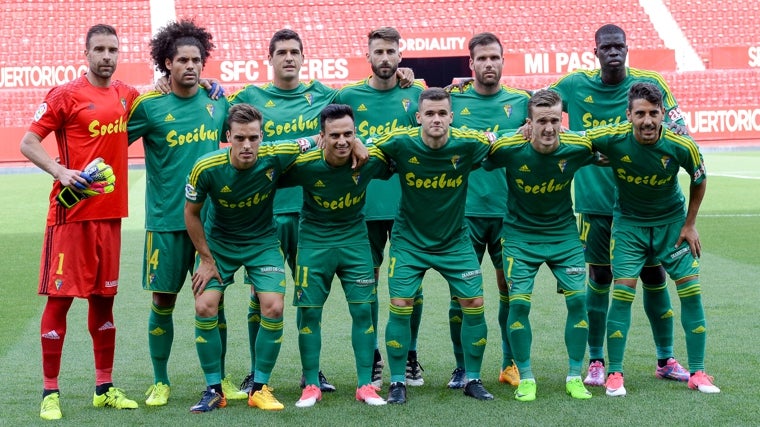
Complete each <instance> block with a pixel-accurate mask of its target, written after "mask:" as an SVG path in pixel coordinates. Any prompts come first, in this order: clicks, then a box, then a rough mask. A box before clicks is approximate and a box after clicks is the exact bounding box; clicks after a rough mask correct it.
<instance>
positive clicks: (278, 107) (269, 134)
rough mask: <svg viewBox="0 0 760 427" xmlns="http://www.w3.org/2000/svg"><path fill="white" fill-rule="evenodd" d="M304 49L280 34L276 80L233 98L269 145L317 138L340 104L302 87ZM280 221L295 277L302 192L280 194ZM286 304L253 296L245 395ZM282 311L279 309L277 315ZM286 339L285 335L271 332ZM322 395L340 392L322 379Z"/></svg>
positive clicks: (331, 93) (318, 89)
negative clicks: (322, 118)
mask: <svg viewBox="0 0 760 427" xmlns="http://www.w3.org/2000/svg"><path fill="white" fill-rule="evenodd" d="M303 59H304V57H303V43H302V42H301V37H300V36H299V35H298V33H296V32H295V31H293V30H288V29H285V30H279V31H277V32H276V33H274V35H273V36H272V39H271V40H270V41H269V57H268V60H269V65H271V66H272V68H273V71H274V79H273V80H272V81H271V82H269V83H267V84H265V85H263V86H255V85H248V86H246V87H245V88H243V89H241V90H240V91H238V92H236V93H234V94H232V95H231V96H230V103H231V104H233V105H234V104H238V103H246V104H250V105H255V106H257V107H258V108H259V109H260V110H261V112H262V113H263V115H264V117H265V118H266V119H265V121H263V122H262V127H261V130H262V132H263V133H264V138H267V139H295V138H304V137H308V136H311V135H316V134H317V133H318V132H319V113H320V111H322V109H323V108H325V107H326V106H327V105H328V104H330V103H332V102H333V100H334V99H335V93H336V91H335V90H334V89H332V88H329V87H327V86H325V85H323V84H322V83H320V82H319V81H316V80H311V81H309V82H301V81H300V80H299V73H300V72H301V65H302V64H303ZM274 197H275V200H274V218H275V223H276V227H277V236H278V238H279V241H280V246H281V248H282V252H283V254H284V255H285V261H286V262H287V263H288V266H289V267H290V271H291V273H293V272H295V257H296V248H297V247H298V211H299V210H300V209H301V204H302V201H303V200H302V195H301V191H300V190H299V189H296V188H283V189H282V190H280V191H278V192H276V194H275V196H274ZM282 306H283V305H282V303H278V304H277V306H261V303H260V301H259V299H258V298H257V295H256V294H253V293H252V294H251V300H250V303H249V309H248V334H249V344H250V346H251V347H250V348H251V373H250V374H249V375H248V376H246V378H245V379H244V380H243V383H242V384H241V385H240V389H241V390H244V391H247V392H249V393H251V387H252V385H253V376H254V375H253V374H254V372H255V366H256V358H257V357H258V354H257V353H256V352H255V347H254V346H255V343H256V339H257V336H258V334H259V330H260V329H261V328H262V327H264V328H265V329H266V328H273V327H274V328H280V327H282V324H283V323H282ZM278 307H279V309H277V308H278ZM270 332H272V333H278V334H281V333H282V332H281V331H280V332H277V331H270ZM320 381H321V382H320V387H321V389H322V391H328V392H329V391H335V387H334V386H333V385H332V384H330V383H329V382H328V381H327V379H326V378H325V377H324V375H322V376H321V378H320Z"/></svg>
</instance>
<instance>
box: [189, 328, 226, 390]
mask: <svg viewBox="0 0 760 427" xmlns="http://www.w3.org/2000/svg"><path fill="white" fill-rule="evenodd" d="M218 321H219V319H218V317H217V316H213V317H199V316H197V315H196V316H195V350H196V351H197V352H198V359H199V360H200V362H201V369H203V375H204V376H205V377H206V385H213V384H219V383H221V382H222V369H221V367H220V366H219V356H220V355H221V353H222V343H221V339H220V337H219V327H218Z"/></svg>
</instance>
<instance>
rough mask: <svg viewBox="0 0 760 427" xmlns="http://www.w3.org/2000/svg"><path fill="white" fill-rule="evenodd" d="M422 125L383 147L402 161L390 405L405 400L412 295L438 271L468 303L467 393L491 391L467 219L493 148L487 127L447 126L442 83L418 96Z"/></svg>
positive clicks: (389, 138)
mask: <svg viewBox="0 0 760 427" xmlns="http://www.w3.org/2000/svg"><path fill="white" fill-rule="evenodd" d="M418 105H419V111H418V112H417V121H418V122H419V123H420V124H421V125H422V126H421V127H417V128H413V129H408V130H406V129H405V130H398V131H394V132H392V133H390V134H388V135H386V136H383V137H381V138H380V139H379V140H378V141H377V147H378V148H380V149H381V150H382V151H383V152H384V153H385V154H386V155H387V156H389V157H391V158H393V160H394V161H395V162H396V166H397V169H398V173H399V176H400V179H401V204H400V207H399V211H398V214H397V216H396V222H395V225H394V227H393V234H392V235H391V247H390V252H389V262H388V288H389V292H390V315H389V318H388V326H387V328H386V331H385V345H386V351H387V354H388V362H389V366H390V368H391V385H390V390H389V393H388V403H405V402H406V385H405V379H406V375H405V373H406V369H405V368H406V366H405V365H406V363H405V362H406V359H407V353H408V348H409V342H410V333H411V328H410V321H411V320H410V319H411V315H412V306H413V304H414V297H415V295H417V291H418V289H419V287H420V285H421V283H422V279H423V277H424V275H425V272H426V271H427V270H428V269H430V268H433V269H435V270H436V271H438V272H439V273H440V274H441V275H443V277H444V278H445V279H446V281H447V282H448V283H449V292H450V293H451V296H452V297H456V298H458V300H459V302H460V304H461V305H462V312H463V315H462V342H463V343H467V344H468V345H466V346H465V347H464V356H465V357H464V361H465V369H466V375H467V378H468V379H469V382H468V383H467V384H466V385H465V387H464V394H465V395H467V396H471V397H474V398H476V399H479V400H491V399H493V396H492V395H491V394H490V393H489V392H488V391H486V389H485V387H483V382H482V381H481V380H480V368H481V365H482V363H483V353H484V351H485V346H486V341H487V340H486V336H487V334H488V330H487V326H486V322H485V315H484V307H483V283H482V277H481V271H480V265H479V262H478V260H477V258H476V256H475V251H474V250H473V249H472V243H471V242H470V238H469V235H468V232H467V226H466V225H465V223H464V205H465V198H466V197H467V194H466V193H467V178H468V176H469V174H470V171H471V170H472V168H473V166H474V165H477V164H479V163H480V162H481V160H482V159H483V158H484V157H485V156H486V154H487V153H488V149H489V147H490V145H489V141H488V139H486V137H485V136H484V135H483V133H482V132H477V131H464V130H460V129H449V124H450V123H451V120H452V118H453V114H452V113H451V98H450V97H449V94H448V93H447V92H446V91H444V90H443V89H441V88H430V89H426V90H425V91H423V92H422V93H421V94H420V97H419V103H418Z"/></svg>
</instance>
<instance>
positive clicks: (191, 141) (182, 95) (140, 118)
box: [128, 20, 248, 406]
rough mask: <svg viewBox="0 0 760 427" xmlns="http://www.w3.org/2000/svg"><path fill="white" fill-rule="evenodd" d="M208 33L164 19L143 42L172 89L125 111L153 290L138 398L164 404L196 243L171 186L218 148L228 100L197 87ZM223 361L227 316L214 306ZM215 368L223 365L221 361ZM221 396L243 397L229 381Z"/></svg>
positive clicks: (146, 280) (147, 278)
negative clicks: (140, 150)
mask: <svg viewBox="0 0 760 427" xmlns="http://www.w3.org/2000/svg"><path fill="white" fill-rule="evenodd" d="M212 38H213V37H212V35H211V34H210V33H209V32H208V31H206V29H205V28H202V27H199V26H197V25H196V24H195V23H194V22H193V21H190V20H180V21H178V22H170V23H169V24H167V25H166V26H164V27H163V28H161V29H160V30H159V31H158V32H157V33H156V35H155V36H154V37H153V39H152V40H151V42H150V45H151V51H150V54H151V57H152V58H153V62H154V64H155V67H156V70H158V71H159V72H160V73H161V74H163V75H164V77H166V78H167V79H168V81H169V86H170V88H171V91H170V92H169V93H168V94H165V95H164V94H162V93H160V92H158V91H150V92H148V93H145V94H143V95H141V96H140V97H139V98H138V99H137V101H136V102H135V104H134V106H133V108H132V110H131V112H130V116H129V124H128V131H129V141H130V143H132V142H134V141H136V140H137V139H138V138H142V141H143V145H144V147H145V170H146V175H147V179H146V182H147V184H146V190H145V245H144V250H145V252H144V260H143V278H142V286H143V289H145V290H147V291H150V292H151V293H152V295H153V298H152V303H151V311H150V317H149V319H148V348H149V351H150V357H151V361H152V363H153V376H154V382H153V385H151V387H150V388H149V389H148V393H147V395H148V398H147V400H146V401H145V403H146V404H147V405H149V406H162V405H166V403H167V401H168V399H169V394H170V382H169V375H168V372H167V364H168V360H169V354H170V352H171V348H172V341H173V337H174V322H173V320H172V312H173V311H174V305H175V302H176V300H177V294H178V292H179V291H180V289H181V288H182V285H183V283H184V282H185V278H186V276H187V273H189V272H192V268H193V263H194V260H195V247H194V246H193V242H192V241H191V240H190V237H189V236H188V234H187V230H186V228H185V221H184V214H183V207H184V201H183V193H182V191H177V190H178V189H181V188H182V187H183V186H184V184H185V177H186V176H187V174H188V172H190V169H191V168H192V166H193V163H194V162H195V160H196V159H197V158H198V157H200V156H201V155H203V154H206V153H208V152H211V151H214V150H216V149H218V148H219V141H220V140H221V139H222V138H223V135H224V132H223V128H224V123H225V119H226V117H227V110H228V108H229V104H228V103H227V100H226V99H225V98H224V97H222V98H221V99H217V100H213V99H210V98H209V96H208V94H207V93H206V91H205V90H202V88H201V87H200V86H199V80H200V75H201V71H203V66H204V65H205V64H206V61H207V60H208V58H209V56H210V52H211V51H212V50H213V49H214V47H215V46H214V43H213V42H212ZM216 327H218V328H219V330H220V332H221V335H222V367H223V366H224V363H223V361H224V349H225V347H226V345H225V344H226V341H227V340H226V321H225V317H224V310H223V309H222V308H221V306H220V310H219V317H218V323H217V325H216ZM222 372H224V369H223V368H222ZM217 383H221V384H223V385H224V387H223V388H224V395H226V397H227V398H228V399H245V398H247V397H248V396H247V394H246V393H241V392H240V391H239V390H238V389H237V388H236V387H235V386H233V385H232V383H231V382H230V381H221V379H219V380H218V381H215V382H211V383H210V384H217ZM221 393H222V391H221V390H220V394H221Z"/></svg>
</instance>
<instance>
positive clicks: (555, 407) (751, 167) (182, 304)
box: [0, 151, 760, 426]
mask: <svg viewBox="0 0 760 427" xmlns="http://www.w3.org/2000/svg"><path fill="white" fill-rule="evenodd" d="M705 160H706V162H707V165H708V173H709V176H710V178H709V185H708V192H707V196H706V199H705V201H704V203H703V207H702V210H701V215H700V218H699V221H698V229H699V231H700V234H701V238H702V240H703V247H704V251H705V253H704V254H703V259H702V271H703V274H702V288H703V293H704V298H703V301H704V304H705V308H706V312H707V317H708V321H709V331H710V332H709V338H708V349H707V366H708V372H709V373H710V374H712V375H714V376H715V381H716V384H717V385H718V386H719V387H721V389H722V393H721V394H719V395H704V394H701V393H697V392H693V391H691V390H688V389H687V388H686V385H685V384H683V383H675V382H666V381H662V380H656V379H655V378H654V376H653V371H654V358H653V353H654V348H653V344H652V339H651V332H650V331H649V327H648V325H647V322H646V319H645V316H644V314H643V310H642V308H641V297H639V298H637V300H636V302H635V303H634V310H633V313H634V324H633V327H632V334H631V338H630V340H629V344H628V348H627V353H626V378H627V381H626V388H627V389H628V396H627V397H626V398H618V399H612V398H607V397H606V396H604V392H603V389H601V388H593V389H592V392H593V393H594V398H593V399H591V400H590V401H573V400H572V399H570V398H569V397H567V396H566V395H565V392H564V378H565V375H566V370H567V361H566V354H565V350H564V345H563V342H562V334H563V327H564V326H563V325H564V316H565V309H564V303H563V300H562V297H561V296H559V295H557V294H556V293H555V292H554V289H555V284H554V283H555V282H554V279H553V278H552V277H551V274H550V273H549V272H548V270H546V269H542V270H541V272H540V273H539V277H538V279H537V284H536V291H535V295H534V298H533V310H532V315H531V322H532V326H533V331H534V344H533V364H534V372H535V373H536V375H537V381H538V399H537V400H536V401H535V402H532V403H520V402H517V401H515V400H514V399H513V398H512V388H511V387H509V386H504V385H501V384H499V383H498V381H497V373H498V369H499V363H500V358H501V356H500V352H501V349H500V339H499V333H498V328H497V324H496V303H495V301H496V291H495V280H494V275H493V269H492V268H491V266H490V265H487V264H484V283H485V289H486V316H487V319H488V325H489V333H490V338H491V339H490V343H489V346H488V347H487V349H486V355H485V359H484V364H483V375H484V382H485V385H486V387H487V388H488V390H489V391H491V392H492V393H493V394H494V395H495V396H496V400H495V401H493V402H478V401H474V400H472V399H468V398H465V397H463V396H462V395H461V391H452V390H447V389H446V388H445V384H446V382H447V381H448V379H449V375H450V373H451V370H452V369H453V367H454V359H453V356H452V355H451V344H450V342H449V338H448V324H447V315H446V311H447V307H448V290H447V287H446V284H445V283H444V281H443V280H442V278H441V276H439V275H438V274H437V273H435V272H430V273H429V274H428V275H427V277H426V279H425V282H424V286H425V311H424V314H423V323H422V333H421V335H422V336H421V337H420V343H419V354H420V362H421V363H422V365H423V367H424V368H425V372H424V376H425V385H424V386H423V387H421V388H410V389H409V403H408V404H407V405H403V406H400V407H399V406H386V407H368V406H365V405H361V404H359V403H357V402H355V401H354V397H353V392H354V389H355V386H356V385H355V373H354V361H353V356H352V352H351V347H350V330H349V324H348V319H349V316H348V313H347V310H346V308H345V302H344V301H342V293H341V292H340V291H338V292H336V293H335V295H333V296H332V297H331V298H330V300H329V301H328V304H327V306H326V308H325V319H324V322H323V327H324V336H323V357H322V364H321V365H322V368H323V370H324V371H325V373H326V374H327V375H328V378H330V380H331V381H332V382H333V383H334V384H335V385H336V386H337V387H338V392H336V393H332V394H325V396H324V398H323V400H322V402H320V403H319V404H318V405H317V406H316V407H314V408H311V409H305V410H301V409H298V408H296V407H295V406H293V403H294V402H295V401H296V400H297V399H298V397H299V395H300V389H299V388H298V386H297V384H298V380H299V378H300V360H299V357H298V350H297V344H296V330H295V326H294V319H295V312H294V310H293V308H292V307H290V306H289V304H286V313H285V319H286V326H285V327H286V329H285V342H284V343H283V347H282V352H281V353H280V357H279V360H278V363H277V366H276V367H275V370H274V374H273V378H272V383H271V384H272V385H273V386H274V387H275V389H276V390H275V394H276V396H277V397H278V398H279V399H280V400H281V401H282V402H283V403H285V405H286V408H285V410H284V411H282V412H279V413H268V412H264V411H260V410H254V409H251V408H248V407H247V406H246V404H245V402H243V401H234V402H230V405H229V406H228V408H226V409H224V410H219V411H215V412H213V413H211V414H206V415H192V414H190V413H189V412H188V408H189V407H190V406H191V405H192V404H194V403H196V402H197V400H198V398H199V396H200V391H201V390H202V388H203V376H202V373H201V369H200V366H199V363H198V358H197V355H196V352H195V346H194V342H193V321H192V319H193V302H192V298H191V296H190V295H189V293H187V292H183V293H181V294H180V297H179V300H178V304H177V309H176V310H175V325H176V332H175V343H174V349H173V354H172V357H171V360H170V375H171V378H172V383H173V394H172V397H171V400H170V404H169V405H168V406H167V407H164V408H146V407H145V406H144V405H143V404H142V402H143V401H144V399H143V396H142V393H143V392H144V391H145V390H146V389H147V388H148V386H149V385H150V383H151V381H152V370H151V366H150V360H149V357H148V353H147V337H146V330H147V314H148V310H149V295H148V294H147V293H145V292H144V291H142V289H141V288H140V276H141V271H140V262H141V259H142V255H141V248H142V243H143V241H142V240H143V231H142V227H143V222H142V221H143V219H142V218H143V217H142V210H143V203H144V202H143V188H144V172H143V171H140V170H133V171H131V172H130V181H131V182H130V185H131V193H130V197H131V199H130V218H128V219H126V220H125V221H124V227H123V229H124V233H123V253H122V266H121V278H120V292H119V295H118V297H117V300H116V307H115V316H116V325H117V328H118V333H117V337H118V338H117V340H118V342H117V349H116V365H115V369H114V379H115V381H116V383H117V385H118V386H119V387H122V388H123V389H125V390H126V391H127V393H128V395H129V396H131V397H132V398H134V399H137V400H139V401H140V403H141V407H140V409H138V410H135V411H116V410H107V409H95V408H93V407H92V404H91V399H92V392H93V383H94V380H93V378H94V372H93V367H92V364H93V362H92V360H93V356H92V350H91V348H92V347H91V341H90V338H89V335H88V334H87V332H86V311H87V307H86V302H85V301H81V300H77V301H76V302H75V303H74V305H73V307H72V309H71V311H70V313H69V316H68V322H69V323H68V324H69V327H68V334H67V337H66V343H65V346H64V354H63V362H62V369H61V377H60V384H61V389H62V404H63V411H64V419H63V420H62V421H61V422H58V423H57V424H56V425H77V426H79V425H166V424H179V423H181V424H184V425H200V424H206V425H208V424H210V423H214V424H217V425H244V424H257V425H267V426H277V425H308V426H322V425H378V426H390V425H393V426H401V425H445V426H450V425H453V424H465V425H507V424H513V423H514V424H519V425H636V426H644V425H652V426H655V425H656V426H661V425H688V424H690V425H694V424H697V425H760V417H758V416H757V414H756V411H755V410H753V409H751V408H754V407H755V405H756V404H757V401H758V399H760V386H758V383H757V381H754V380H753V377H747V375H745V374H748V373H753V372H754V370H755V367H756V366H758V365H760V352H759V351H758V346H757V330H758V326H760V320H758V316H757V314H756V313H757V301H760V287H758V285H757V277H760V263H758V262H757V255H756V254H757V252H758V243H757V237H758V236H760V234H758V231H757V230H758V229H760V197H759V196H760V166H757V164H758V161H760V152H755V151H751V152H730V153H712V152H708V153H705ZM0 183H2V188H4V189H6V191H4V192H3V193H2V194H0V203H1V204H2V206H4V208H3V215H2V228H0V233H2V237H0V239H1V241H2V244H1V245H0V256H2V259H3V262H2V264H1V265H2V267H0V268H1V269H2V273H3V274H2V277H3V278H4V279H5V280H4V281H3V283H2V284H1V285H0V301H2V303H3V307H4V308H3V310H1V311H0V320H1V321H2V323H1V324H2V325H3V326H4V327H3V328H1V329H0V344H1V345H0V372H2V379H3V384H4V386H5V387H4V389H5V396H4V397H5V400H4V403H5V404H4V405H3V412H2V417H0V425H8V426H19V425H43V424H46V423H43V422H42V421H41V420H40V419H39V416H38V413H39V401H40V391H41V362H40V343H39V338H38V337H39V316H40V313H41V311H42V307H43V305H44V302H45V299H44V298H41V297H38V296H36V289H37V280H38V269H39V253H40V247H41V242H42V230H43V228H44V224H45V218H44V216H45V212H46V201H45V195H47V193H48V191H49V185H50V178H49V177H47V176H46V175H43V174H8V175H0ZM18 188H23V189H24V193H23V194H21V193H19V192H12V191H8V190H9V189H18ZM291 297H292V292H290V293H289V294H288V295H287V297H286V298H287V299H288V300H289V299H290V298H291ZM380 297H381V307H383V308H384V307H387V286H386V281H385V279H384V278H382V279H381V291H380ZM671 297H672V298H673V303H674V306H675V307H678V306H679V303H678V301H677V298H675V291H674V289H673V287H671ZM247 298H248V289H246V288H245V287H244V286H242V285H234V286H233V287H232V288H231V289H230V290H229V292H228V295H227V297H226V307H227V313H228V314H227V318H228V323H229V343H230V345H229V350H228V353H227V370H228V373H229V374H231V375H232V376H233V378H235V381H236V382H237V381H239V380H241V379H242V377H243V376H244V375H245V374H246V372H247V371H248V365H249V356H248V345H247V332H246V329H245V321H244V319H245V311H246V309H247ZM380 316H381V321H380V323H381V325H380V336H381V337H382V336H383V333H384V325H385V321H386V319H387V312H386V310H385V309H381V313H380ZM677 322H678V321H677ZM675 349H676V354H677V355H678V357H679V359H680V360H681V362H682V363H684V364H686V350H685V344H684V340H683V332H682V331H681V330H680V326H679V324H678V323H677V324H676V339H675ZM382 351H383V353H384V349H383V350H382ZM385 375H386V376H385V380H386V388H385V389H384V390H383V392H382V393H381V395H384V394H385V393H386V392H387V379H388V370H387V369H386V371H385ZM47 424H48V425H49V423H47Z"/></svg>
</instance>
